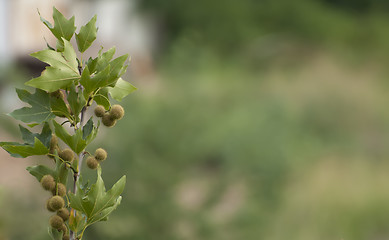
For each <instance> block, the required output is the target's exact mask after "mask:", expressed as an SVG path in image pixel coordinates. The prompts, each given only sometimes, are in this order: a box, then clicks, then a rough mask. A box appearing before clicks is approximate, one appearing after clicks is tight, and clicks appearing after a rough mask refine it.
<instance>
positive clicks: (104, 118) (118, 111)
mask: <svg viewBox="0 0 389 240" xmlns="http://www.w3.org/2000/svg"><path fill="white" fill-rule="evenodd" d="M95 115H96V116H97V117H100V118H101V122H102V123H103V124H104V126H107V127H113V126H115V124H116V122H117V121H118V120H120V119H122V118H123V116H124V109H123V107H122V106H120V105H119V104H115V105H113V106H112V107H111V109H110V110H109V111H108V112H106V111H105V108H104V107H103V106H101V105H97V106H96V108H95Z"/></svg>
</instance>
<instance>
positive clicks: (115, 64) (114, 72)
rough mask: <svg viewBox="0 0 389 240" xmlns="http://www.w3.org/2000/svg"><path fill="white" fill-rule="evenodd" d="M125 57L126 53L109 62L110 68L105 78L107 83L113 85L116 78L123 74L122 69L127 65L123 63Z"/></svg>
mask: <svg viewBox="0 0 389 240" xmlns="http://www.w3.org/2000/svg"><path fill="white" fill-rule="evenodd" d="M127 58H128V54H126V55H123V56H120V57H118V58H115V59H114V60H112V61H111V62H110V63H109V65H110V66H111V69H110V72H109V77H108V79H107V85H112V86H114V84H115V83H116V81H117V80H118V78H119V77H120V76H122V75H123V74H124V72H123V71H125V70H126V69H127V65H126V66H124V63H125V62H126V60H127Z"/></svg>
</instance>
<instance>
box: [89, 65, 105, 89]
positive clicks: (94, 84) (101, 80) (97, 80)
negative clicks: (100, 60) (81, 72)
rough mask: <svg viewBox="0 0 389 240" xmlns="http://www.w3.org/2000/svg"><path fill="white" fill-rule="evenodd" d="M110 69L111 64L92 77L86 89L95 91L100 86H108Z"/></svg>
mask: <svg viewBox="0 0 389 240" xmlns="http://www.w3.org/2000/svg"><path fill="white" fill-rule="evenodd" d="M110 70H111V66H110V65H107V67H106V68H105V69H104V70H103V71H100V72H98V73H97V74H96V75H94V76H93V77H92V78H91V79H90V81H89V84H88V85H87V87H85V89H86V90H87V91H88V92H94V91H95V90H97V89H99V88H102V87H105V86H107V85H108V82H107V80H108V74H109V72H110Z"/></svg>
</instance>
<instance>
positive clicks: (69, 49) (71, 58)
mask: <svg viewBox="0 0 389 240" xmlns="http://www.w3.org/2000/svg"><path fill="white" fill-rule="evenodd" d="M62 40H63V42H64V50H63V52H62V54H63V57H64V58H65V59H66V61H67V62H68V63H69V66H70V67H71V69H72V70H74V71H75V72H76V73H77V74H80V72H79V71H78V62H77V55H76V52H75V51H74V48H73V45H72V44H71V43H70V42H69V41H66V40H65V39H62Z"/></svg>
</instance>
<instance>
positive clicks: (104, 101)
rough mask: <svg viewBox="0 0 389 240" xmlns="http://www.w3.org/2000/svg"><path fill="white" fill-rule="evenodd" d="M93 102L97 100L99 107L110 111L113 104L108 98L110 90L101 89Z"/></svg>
mask: <svg viewBox="0 0 389 240" xmlns="http://www.w3.org/2000/svg"><path fill="white" fill-rule="evenodd" d="M93 100H95V102H96V103H97V104H98V105H102V106H103V107H104V108H105V110H108V109H109V108H110V107H111V103H110V102H109V98H108V88H102V89H100V90H99V91H98V92H97V93H96V94H95V96H94V97H93Z"/></svg>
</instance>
